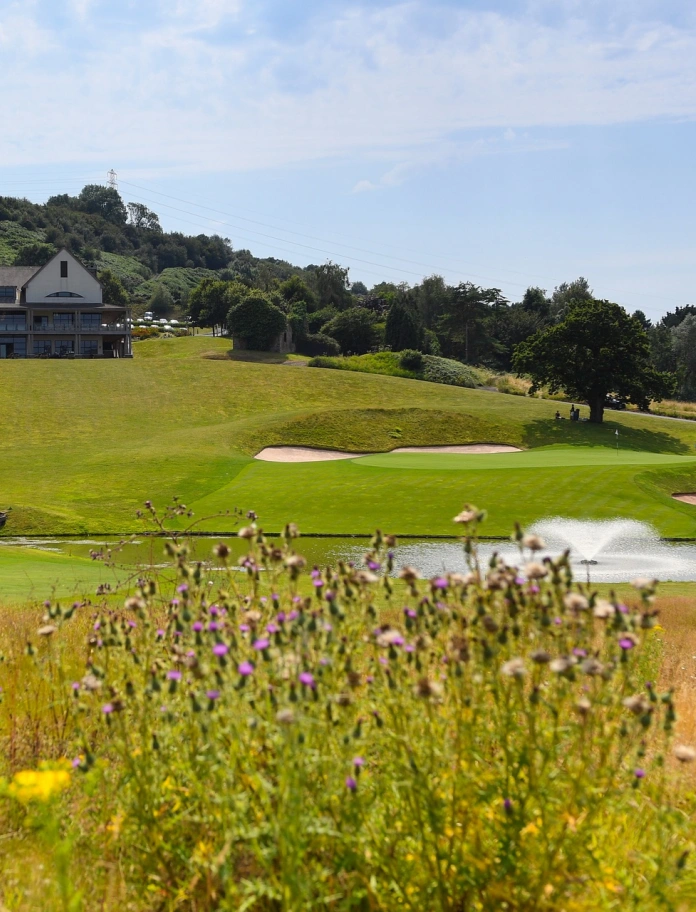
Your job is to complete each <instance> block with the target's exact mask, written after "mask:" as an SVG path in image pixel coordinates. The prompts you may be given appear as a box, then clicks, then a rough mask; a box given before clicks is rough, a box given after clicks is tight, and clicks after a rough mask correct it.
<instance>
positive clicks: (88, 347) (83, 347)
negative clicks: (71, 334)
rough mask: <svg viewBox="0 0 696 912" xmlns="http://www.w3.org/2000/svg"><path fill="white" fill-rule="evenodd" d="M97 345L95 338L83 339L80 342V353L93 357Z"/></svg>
mask: <svg viewBox="0 0 696 912" xmlns="http://www.w3.org/2000/svg"><path fill="white" fill-rule="evenodd" d="M98 352H99V346H98V345H97V340H96V339H85V340H84V342H80V354H81V355H86V356H87V357H90V356H91V357H94V355H96V354H98Z"/></svg>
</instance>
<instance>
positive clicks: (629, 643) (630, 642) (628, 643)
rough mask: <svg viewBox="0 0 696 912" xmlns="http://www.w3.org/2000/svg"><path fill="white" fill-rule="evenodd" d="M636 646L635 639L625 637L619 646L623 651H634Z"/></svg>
mask: <svg viewBox="0 0 696 912" xmlns="http://www.w3.org/2000/svg"><path fill="white" fill-rule="evenodd" d="M635 645H636V644H635V637H629V636H623V637H621V639H620V640H619V646H620V647H621V648H622V649H633V647H634V646H635Z"/></svg>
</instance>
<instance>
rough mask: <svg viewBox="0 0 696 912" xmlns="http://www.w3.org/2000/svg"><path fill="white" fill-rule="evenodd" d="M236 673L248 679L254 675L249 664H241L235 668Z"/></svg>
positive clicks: (252, 667) (252, 668)
mask: <svg viewBox="0 0 696 912" xmlns="http://www.w3.org/2000/svg"><path fill="white" fill-rule="evenodd" d="M237 671H238V672H239V673H240V675H241V676H242V677H243V678H248V677H249V675H252V674H253V673H254V666H253V665H252V664H251V662H241V663H240V665H239V667H238V668H237Z"/></svg>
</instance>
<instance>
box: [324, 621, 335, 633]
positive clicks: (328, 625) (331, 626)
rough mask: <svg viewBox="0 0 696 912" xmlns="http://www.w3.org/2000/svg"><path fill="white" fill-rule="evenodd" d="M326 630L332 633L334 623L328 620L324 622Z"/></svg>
mask: <svg viewBox="0 0 696 912" xmlns="http://www.w3.org/2000/svg"><path fill="white" fill-rule="evenodd" d="M324 630H325V631H326V632H327V633H331V631H332V630H333V625H332V624H329V623H328V621H327V623H326V624H324Z"/></svg>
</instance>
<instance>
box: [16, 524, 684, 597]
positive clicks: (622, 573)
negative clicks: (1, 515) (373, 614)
mask: <svg viewBox="0 0 696 912" xmlns="http://www.w3.org/2000/svg"><path fill="white" fill-rule="evenodd" d="M529 531H531V532H535V533H537V534H538V535H539V536H541V537H542V538H543V539H544V541H545V543H546V548H545V550H544V551H542V552H541V553H540V554H539V555H537V558H540V557H544V556H545V555H547V554H548V555H557V554H559V553H560V552H562V551H563V550H565V549H566V548H570V552H571V561H572V564H573V570H574V572H575V575H576V578H577V579H579V580H582V581H585V580H588V579H589V580H590V581H592V582H597V583H599V582H626V581H631V580H633V579H634V578H635V577H637V576H647V577H655V578H657V579H659V580H661V581H663V582H667V581H674V582H686V581H694V580H696V542H671V541H665V540H664V539H660V537H659V536H658V535H657V534H656V532H655V531H654V530H653V529H652V528H651V527H650V526H649V525H647V524H646V523H639V522H636V521H633V520H621V519H617V520H608V521H590V520H588V521H578V520H569V519H564V518H562V517H555V518H550V519H546V520H543V521H541V522H539V523H536V524H535V525H534V526H532V527H531V529H530V530H529ZM220 541H225V542H226V543H227V544H228V545H229V546H230V548H231V550H232V554H233V556H234V559H235V560H236V559H237V558H238V557H240V556H241V555H243V554H244V553H246V546H245V542H243V541H242V540H240V539H239V538H222V539H221V538H220V537H208V536H202V537H197V538H194V539H192V542H191V546H192V550H193V555H194V557H196V558H198V559H199V560H203V561H208V560H209V559H210V558H211V557H212V548H213V547H214V545H215V544H217V543H218V542H220ZM10 545H12V546H15V547H21V548H23V549H24V548H26V549H27V550H37V551H39V552H50V553H55V554H61V555H65V556H72V557H78V558H88V557H89V556H90V553H91V552H93V551H100V550H103V549H106V548H113V549H114V560H115V561H116V563H117V564H118V565H120V566H122V567H124V568H128V569H133V568H137V567H141V566H143V567H144V566H155V567H161V566H165V565H166V558H165V556H164V553H163V547H164V543H163V540H162V539H161V538H145V537H143V538H136V539H134V540H132V541H126V542H125V543H122V544H121V540H120V539H114V538H108V537H105V538H101V539H85V538H49V537H45V538H31V539H30V538H3V539H0V548H2V547H3V546H10ZM368 547H369V539H367V538H309V537H306V538H301V539H300V540H299V541H298V543H297V550H298V551H299V552H300V553H301V554H303V555H304V557H305V558H306V559H307V562H308V564H309V565H310V566H311V565H315V564H316V565H318V566H326V565H330V564H335V563H336V562H337V561H338V560H346V561H354V562H355V563H356V564H360V563H361V562H362V558H363V556H364V554H365V552H366V551H367V550H368ZM494 552H498V553H500V554H502V555H503V556H504V557H505V558H506V560H508V561H509V562H511V563H516V564H523V563H525V562H526V561H527V560H528V559H529V555H528V554H527V555H525V557H524V558H521V557H520V553H519V550H518V549H517V548H516V547H515V546H514V545H513V544H512V543H511V542H510V541H507V540H501V541H496V542H491V541H484V542H482V543H481V544H480V549H479V553H480V558H481V561H482V563H483V562H485V563H487V562H488V560H489V559H490V557H491V556H492V554H493V553H494ZM394 553H395V566H396V567H398V568H400V567H401V566H403V565H404V564H409V565H411V566H413V567H416V569H417V570H419V572H420V573H421V575H422V576H424V577H430V576H434V575H436V574H437V573H440V572H442V571H460V572H461V571H465V570H466V569H467V565H466V559H465V555H464V552H463V548H462V545H461V542H459V541H458V540H442V539H440V540H433V539H402V540H400V541H399V542H398V544H397V546H396V547H395V548H394Z"/></svg>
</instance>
